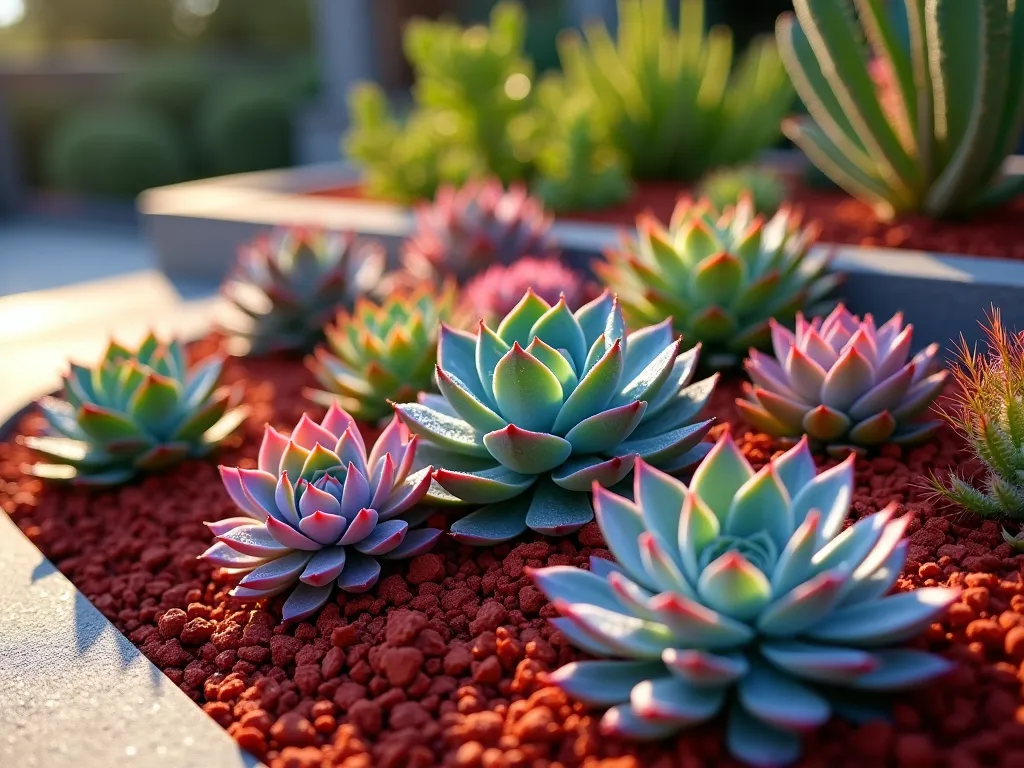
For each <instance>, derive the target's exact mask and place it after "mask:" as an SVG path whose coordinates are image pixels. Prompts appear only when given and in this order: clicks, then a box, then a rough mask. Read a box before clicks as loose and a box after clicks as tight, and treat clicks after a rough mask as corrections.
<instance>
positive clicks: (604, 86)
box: [559, 0, 793, 180]
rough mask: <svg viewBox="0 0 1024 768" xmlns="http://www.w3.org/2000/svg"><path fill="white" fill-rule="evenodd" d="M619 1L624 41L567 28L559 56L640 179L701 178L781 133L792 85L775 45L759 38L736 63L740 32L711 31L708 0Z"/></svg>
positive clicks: (597, 27)
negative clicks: (675, 7)
mask: <svg viewBox="0 0 1024 768" xmlns="http://www.w3.org/2000/svg"><path fill="white" fill-rule="evenodd" d="M665 6H666V3H665V0H619V3H618V19H619V26H618V39H617V41H613V40H612V39H611V36H610V35H609V33H608V30H607V29H606V28H605V27H604V26H603V25H602V24H600V23H594V24H590V25H588V26H587V27H586V28H585V32H584V35H583V37H582V38H581V37H580V36H579V35H578V34H576V33H574V32H568V33H566V34H565V35H564V36H563V37H562V38H561V39H560V41H559V56H560V58H561V61H562V69H563V70H564V71H565V76H566V79H567V81H568V83H569V85H570V87H571V88H572V89H573V90H581V91H583V92H585V93H588V94H589V97H590V101H591V103H592V104H593V105H594V108H593V113H592V119H593V120H595V121H596V122H599V123H602V124H604V125H607V126H608V129H609V132H610V136H611V141H612V143H613V144H614V145H615V147H616V148H617V149H618V150H619V151H620V152H621V153H622V155H623V156H624V157H625V158H626V162H627V165H628V166H629V167H630V170H631V175H632V176H633V178H639V179H684V180H693V179H697V178H699V177H701V176H703V175H704V173H705V171H706V170H707V169H708V168H713V167H715V166H719V165H736V164H738V163H742V162H746V161H748V160H751V159H752V158H754V157H755V156H756V155H757V154H759V153H760V152H761V151H762V150H763V149H766V148H768V147H770V146H771V145H772V144H774V143H775V142H776V140H777V139H778V137H779V132H780V129H779V125H780V123H781V121H782V118H784V117H785V116H786V114H787V113H788V112H789V108H790V105H791V104H792V101H793V88H792V86H791V85H790V82H789V78H788V77H787V76H786V70H785V69H784V68H783V66H782V62H781V61H780V59H779V54H778V51H777V50H776V48H775V41H774V40H771V39H770V38H757V39H755V40H754V41H753V42H752V43H751V44H750V45H749V46H748V47H747V49H746V52H745V53H744V54H743V55H742V57H741V58H740V59H739V62H738V64H737V66H736V67H735V68H734V67H733V55H732V48H733V42H732V33H731V32H730V31H729V30H728V29H727V28H724V27H716V28H714V29H712V30H711V31H710V33H706V32H705V25H704V0H682V1H681V2H680V5H679V27H678V29H674V28H673V26H672V22H671V17H670V14H669V11H668V9H667V8H666V7H665Z"/></svg>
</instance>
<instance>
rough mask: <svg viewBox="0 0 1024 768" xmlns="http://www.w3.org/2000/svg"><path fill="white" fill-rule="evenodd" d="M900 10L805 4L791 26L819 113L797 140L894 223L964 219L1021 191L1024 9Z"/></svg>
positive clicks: (910, 2)
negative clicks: (918, 217)
mask: <svg viewBox="0 0 1024 768" xmlns="http://www.w3.org/2000/svg"><path fill="white" fill-rule="evenodd" d="M889 5H890V6H892V7H891V8H887V6H886V4H885V3H882V2H879V1H878V0H795V2H794V8H795V10H796V15H795V17H794V16H793V15H792V14H784V15H783V16H781V17H780V18H779V21H778V25H777V29H776V35H777V38H778V41H779V47H780V49H781V53H782V57H783V61H784V62H785V65H786V68H787V69H788V70H789V74H790V76H791V77H792V78H793V83H794V84H795V85H796V88H797V91H798V92H799V94H800V96H801V98H802V99H803V101H804V103H805V104H806V105H807V108H808V111H809V112H810V117H809V118H802V119H795V120H790V121H788V122H787V123H786V124H785V132H786V135H788V136H789V137H790V138H791V139H792V140H793V141H794V142H795V143H796V144H797V145H798V146H799V147H800V148H801V149H803V150H804V152H806V153H807V156H808V157H809V158H810V159H811V161H812V162H814V163H815V164H816V165H817V166H818V167H819V168H821V170H822V171H824V172H825V173H826V174H827V175H828V176H829V177H830V178H831V179H832V180H833V181H835V182H836V183H837V184H839V185H840V186H841V187H843V188H844V189H845V190H846V191H848V192H849V193H850V194H852V195H854V196H856V197H859V198H861V199H862V200H864V201H866V202H868V203H870V204H871V205H873V206H874V207H875V210H876V211H877V213H878V215H879V217H880V218H883V219H890V218H892V217H894V216H897V215H899V214H903V213H908V212H914V213H923V214H926V215H928V216H933V217H945V216H955V215H963V214H968V213H971V212H972V211H975V210H977V209H979V208H983V207H986V206H992V205H997V204H999V203H1001V202H1003V201H1005V200H1007V199H1009V198H1011V197H1013V196H1015V195H1016V194H1018V193H1019V192H1020V191H1021V190H1022V189H1024V177H1020V176H1015V177H1004V176H1003V175H1002V173H1001V167H1002V164H1003V160H1004V159H1005V158H1006V156H1007V155H1008V154H1010V152H1012V151H1013V148H1014V146H1015V145H1016V143H1017V140H1018V138H1019V136H1020V133H1021V127H1022V125H1024V7H1022V5H1024V4H1022V3H1020V2H1017V0H976V1H975V2H956V0H952V1H950V0H946V1H941V0H936V1H933V2H921V0H903V2H901V3H891V4H889ZM895 14H899V16H900V17H902V18H897V16H896V15H895ZM903 22H905V23H903ZM903 30H905V32H904V31H903Z"/></svg>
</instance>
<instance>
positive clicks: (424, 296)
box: [306, 281, 456, 422]
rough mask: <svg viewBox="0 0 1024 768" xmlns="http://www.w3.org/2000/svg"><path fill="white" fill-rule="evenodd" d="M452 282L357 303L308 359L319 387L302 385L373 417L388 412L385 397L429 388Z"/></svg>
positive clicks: (451, 302)
mask: <svg viewBox="0 0 1024 768" xmlns="http://www.w3.org/2000/svg"><path fill="white" fill-rule="evenodd" d="M455 296H456V291H455V284H454V283H453V282H451V281H449V282H447V283H446V284H445V285H444V287H442V288H440V289H438V288H435V287H434V286H432V285H427V286H421V287H420V288H419V289H417V290H415V291H412V292H408V293H403V292H399V293H397V294H392V295H391V297H390V298H388V299H387V300H386V301H385V302H384V303H383V304H375V303H373V302H372V301H370V300H368V299H360V300H359V301H357V302H356V307H355V311H354V312H352V313H349V312H346V311H342V312H341V313H339V314H338V318H337V320H336V321H335V323H334V325H333V326H328V327H327V329H326V334H327V346H326V347H323V346H322V347H318V348H317V350H316V352H315V354H314V355H313V356H311V357H308V358H306V364H307V365H308V366H309V368H310V370H312V371H313V374H314V375H315V376H316V378H317V381H318V382H319V383H320V386H322V387H323V388H324V389H323V390H306V396H307V397H309V398H310V399H311V400H313V401H314V402H317V403H320V404H321V405H330V404H331V403H333V402H338V403H339V404H340V405H341V407H342V408H344V409H345V410H346V411H348V412H349V413H350V414H352V415H353V416H354V417H355V418H357V419H360V420H361V421H366V422H377V421H379V420H381V419H382V418H384V417H385V416H387V415H389V414H390V413H391V406H390V405H389V404H388V402H389V401H394V400H404V399H408V398H414V397H416V395H417V394H418V393H419V392H422V391H423V390H427V389H431V388H432V387H431V384H432V379H433V374H434V362H435V360H436V351H437V335H438V329H439V327H440V323H441V322H443V321H448V320H451V318H452V314H453V311H454V306H455Z"/></svg>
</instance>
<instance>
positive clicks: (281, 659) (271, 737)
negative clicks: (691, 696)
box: [0, 337, 1024, 768]
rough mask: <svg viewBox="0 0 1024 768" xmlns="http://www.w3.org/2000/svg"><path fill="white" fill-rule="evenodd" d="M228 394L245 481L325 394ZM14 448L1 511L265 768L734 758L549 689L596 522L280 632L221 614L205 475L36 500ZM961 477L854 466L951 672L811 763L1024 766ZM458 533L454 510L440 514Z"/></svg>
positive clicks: (994, 540) (726, 421)
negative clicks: (234, 402) (899, 536)
mask: <svg viewBox="0 0 1024 768" xmlns="http://www.w3.org/2000/svg"><path fill="white" fill-rule="evenodd" d="M218 343H219V339H217V338H216V337H211V338H208V339H206V340H204V341H202V342H199V343H198V344H196V345H194V346H193V348H192V353H193V354H194V355H196V356H200V357H202V356H205V355H206V354H209V353H210V352H212V351H213V350H214V348H215V347H216V346H217V345H218ZM225 379H226V381H227V382H244V383H245V384H246V394H245V400H246V403H247V404H248V405H249V406H250V407H251V408H252V413H251V418H250V419H248V420H247V421H246V423H245V426H244V427H243V431H242V432H241V433H240V434H239V435H238V436H236V437H234V438H231V439H230V440H229V441H228V443H227V444H226V445H225V447H224V450H223V452H222V454H221V455H220V456H219V460H220V461H222V462H224V463H227V464H240V465H241V466H252V464H253V461H254V459H253V457H254V456H255V454H256V451H257V448H258V446H259V443H260V439H261V434H262V424H263V423H264V422H265V421H266V422H269V423H270V424H272V425H274V426H277V427H282V428H286V429H287V428H289V427H290V426H291V425H293V424H294V423H295V422H296V420H297V419H298V417H299V415H300V414H301V413H302V412H303V411H304V410H306V409H307V408H309V405H308V403H307V401H305V400H304V398H302V396H301V394H300V390H301V388H302V387H304V386H309V385H311V384H313V382H312V379H311V374H310V373H309V372H308V371H307V370H306V369H305V368H304V367H303V366H302V365H301V363H300V362H298V361H297V360H293V359H287V358H266V359H262V360H260V359H249V360H232V361H231V362H229V364H228V366H227V368H226V372H225ZM737 385H738V382H732V381H727V382H725V383H724V384H723V385H722V386H721V387H720V388H719V391H718V392H717V394H716V397H715V398H714V400H713V402H712V404H711V406H710V411H711V413H712V414H713V415H714V416H716V418H717V419H718V425H717V426H716V427H715V428H714V430H713V434H718V433H719V432H721V431H722V430H724V429H731V430H732V432H733V434H734V435H735V436H736V437H737V439H738V441H739V444H740V446H741V448H742V450H743V452H744V453H745V454H746V455H747V456H748V457H749V458H750V460H751V461H752V462H753V463H754V464H755V465H756V466H760V465H762V464H763V463H764V462H765V461H766V460H767V459H768V458H769V457H770V456H771V455H772V454H773V453H774V452H775V451H776V449H777V446H776V445H775V444H773V442H772V440H771V439H770V438H768V437H766V436H764V435H760V434H757V433H755V432H753V431H752V430H751V429H750V428H749V427H748V426H747V425H745V424H744V423H743V422H742V421H741V420H740V419H739V418H738V415H737V413H736V411H735V408H734V406H733V405H732V398H733V396H734V395H735V394H736V393H737ZM9 426H13V427H14V431H16V432H19V433H27V434H31V433H33V432H36V431H37V430H38V429H39V428H40V426H41V419H40V417H39V416H37V415H35V414H34V413H33V412H31V411H30V412H28V413H27V414H25V415H23V416H21V417H20V418H19V419H18V420H17V422H16V424H12V425H9ZM10 435H11V430H10V429H8V431H7V432H6V434H5V437H6V439H5V441H4V442H2V443H0V477H2V479H3V481H4V483H5V485H4V486H3V490H2V491H0V502H2V505H3V507H4V510H5V511H6V512H7V513H8V514H10V516H11V518H12V519H13V520H14V521H15V522H16V523H17V524H18V526H19V527H20V528H21V529H22V531H23V532H24V533H25V534H26V535H27V536H28V537H29V538H30V539H31V540H32V541H33V542H34V543H35V544H36V545H37V546H38V547H39V548H40V550H41V551H42V552H43V553H44V554H45V555H46V556H47V557H49V558H50V559H51V560H52V561H53V562H54V564H55V565H56V566H57V567H58V568H59V569H60V571H61V572H62V573H64V574H65V575H66V576H67V577H68V578H69V579H70V580H71V582H72V583H73V584H75V586H76V587H77V588H78V590H79V591H80V592H81V593H82V594H83V595H84V596H85V597H86V598H88V599H89V600H90V601H91V602H92V603H93V604H94V605H95V606H96V607H97V608H98V609H99V610H100V611H101V612H102V613H103V615H104V616H106V617H107V619H109V620H110V621H111V622H113V624H114V626H115V627H117V629H118V630H120V631H121V632H123V633H124V634H125V635H126V636H127V637H128V638H129V639H130V640H131V642H132V643H134V644H135V645H136V646H137V647H139V648H140V649H141V650H142V652H143V653H144V654H146V656H147V657H149V658H150V659H151V660H152V661H153V662H154V663H155V664H156V665H157V666H158V667H159V668H160V669H162V670H163V672H164V674H165V675H166V676H167V677H168V678H169V680H170V681H171V682H172V683H173V684H175V685H177V686H179V687H180V688H181V689H182V690H183V691H184V692H185V693H186V694H187V695H188V696H190V697H191V698H192V699H193V700H194V701H195V702H196V704H197V705H199V706H201V707H202V708H203V709H204V710H205V711H206V712H207V714H209V715H210V716H211V717H213V719H214V720H216V721H217V722H218V723H220V724H221V725H222V726H224V727H225V728H226V729H227V730H228V733H230V734H231V735H233V736H234V737H235V739H236V740H237V742H238V743H239V744H240V745H241V746H242V747H243V748H244V749H246V750H249V751H250V752H251V753H253V754H254V755H256V756H257V757H260V758H262V759H264V760H265V761H266V762H267V763H268V764H269V765H271V766H309V767H310V768H312V767H313V766H320V765H323V764H330V765H345V766H350V767H351V768H355V767H356V766H371V765H372V766H381V768H388V767H391V766H396V767H397V766H422V767H423V768H426V767H427V766H434V765H445V766H458V767H460V768H472V767H475V766H526V765H538V766H543V765H551V766H556V765H558V766H565V767H566V768H570V767H571V766H582V765H604V766H607V767H608V768H611V767H612V766H615V767H616V768H626V767H632V766H641V765H644V766H666V767H667V766H671V765H682V766H689V765H693V766H697V765H734V764H735V763H734V762H733V761H731V760H730V759H727V758H725V757H724V752H723V748H722V741H721V732H720V729H719V727H718V726H717V725H715V726H711V727H705V728H700V729H698V730H697V731H695V732H693V733H692V734H690V735H686V736H683V737H680V738H678V739H677V740H674V741H672V742H669V743H667V744H661V745H657V746H646V747H637V746H635V745H630V744H628V743H625V742H620V741H618V740H616V739H610V738H607V737H602V736H600V735H599V733H598V730H597V718H596V717H595V716H594V715H593V714H591V713H589V712H587V711H586V710H585V709H584V708H583V707H582V706H580V705H578V704H574V703H572V702H570V701H569V700H567V699H566V698H565V696H564V695H563V694H562V693H560V692H559V691H558V690H557V689H556V688H554V687H552V686H550V685H547V684H546V683H545V680H544V673H545V672H548V671H551V670H552V669H554V668H555V667H556V666H558V665H560V664H562V663H565V662H567V661H569V660H572V659H575V658H578V657H580V653H579V652H578V651H576V650H575V649H574V648H573V647H572V646H570V645H569V644H568V643H567V641H566V639H565V638H564V636H562V635H561V634H560V633H559V632H557V631H555V630H554V628H553V627H551V626H550V625H548V623H547V620H546V619H547V618H548V617H550V616H553V615H555V613H554V610H553V608H552V607H551V606H550V605H548V603H547V601H546V599H545V598H544V597H543V596H542V595H541V593H540V592H539V591H537V590H536V589H535V588H534V587H533V586H532V583H531V582H530V580H529V579H528V578H527V576H526V575H525V573H524V567H527V566H530V567H536V566H541V565H545V564H547V565H555V564H570V565H583V564H584V563H586V562H587V557H588V556H589V555H590V554H598V555H606V554H607V552H606V550H605V549H604V542H603V541H602V538H601V534H600V532H599V531H598V530H597V527H596V525H595V524H593V523H591V524H589V525H587V526H585V527H584V528H583V529H581V530H580V531H579V532H578V533H577V534H574V535H572V536H569V537H567V538H564V539H545V538H541V537H538V536H536V535H533V534H529V535H526V536H524V537H521V538H520V539H518V540H515V541H513V542H510V543H509V544H504V545H499V546H497V547H494V548H487V549H475V548H470V547H465V546H459V545H458V544H456V543H455V542H454V541H453V540H451V539H448V538H447V537H443V538H442V540H441V542H440V543H439V545H438V547H437V548H436V549H435V550H434V551H433V552H432V553H430V554H427V555H422V556H420V557H418V558H416V559H414V560H412V561H408V562H399V563H397V564H395V565H392V566H388V567H387V568H386V570H385V573H384V574H383V575H382V578H381V581H380V582H379V583H378V585H377V586H376V587H375V588H374V589H373V590H372V591H371V592H369V593H368V594H366V595H364V596H359V597H356V596H349V597H347V598H345V597H338V596H335V597H334V598H332V600H331V601H330V602H329V603H328V604H327V606H326V607H324V608H323V609H322V610H321V611H320V612H319V613H318V614H316V615H315V616H314V617H311V618H310V619H309V620H307V621H304V622H302V623H300V624H298V625H291V626H282V625H281V624H280V623H279V621H278V620H277V619H276V618H275V617H276V616H279V615H280V611H279V609H280V605H279V603H280V602H281V599H280V598H276V599H274V600H272V601H271V602H270V604H269V605H266V606H254V605H244V604H241V603H238V602H237V601H231V600H228V599H227V598H226V590H227V588H228V587H229V586H230V583H231V580H230V579H224V578H221V579H218V580H213V579H212V569H211V568H210V567H209V566H208V565H205V564H203V563H201V562H199V561H197V560H196V559H195V557H196V555H198V554H200V553H201V552H202V551H203V550H204V549H205V548H206V547H207V546H208V545H209V543H210V541H211V534H210V532H209V531H208V530H207V529H206V528H205V527H204V526H203V525H202V523H203V521H206V520H212V519H220V518H223V517H228V516H231V515H233V514H235V513H234V511H233V505H232V503H231V501H230V499H229V498H228V496H227V494H226V493H225V491H224V489H223V486H222V485H221V483H220V482H219V481H218V478H217V475H216V470H215V466H214V463H213V462H203V461H192V462H187V463H185V464H182V465H180V466H179V467H178V468H177V469H174V470H171V471H169V472H167V473H165V474H157V475H151V476H149V477H148V478H146V479H145V480H142V481H141V482H138V483H136V484H133V485H128V486H124V487H121V488H118V489H113V490H109V491H102V492H97V491H92V492H90V491H85V490H68V489H62V488H58V487H52V486H47V487H43V486H42V485H41V483H40V482H39V481H38V480H35V479H31V478H28V477H26V476H25V475H23V474H22V472H21V468H20V467H21V465H22V464H23V462H26V461H30V460H31V456H30V454H29V453H28V452H27V451H26V450H25V449H23V448H21V447H19V446H16V445H14V444H13V443H12V442H11V441H10ZM819 461H820V463H822V465H825V464H830V463H832V462H831V460H825V459H823V458H822V459H819ZM950 468H958V469H960V470H961V471H964V472H966V473H967V474H968V475H971V474H972V473H973V472H975V471H976V470H977V469H978V468H977V467H976V466H974V464H973V463H972V460H971V459H970V456H969V454H967V453H966V452H965V451H963V450H962V449H961V442H960V440H959V438H958V437H956V436H955V435H954V434H953V433H952V432H951V431H950V430H948V429H947V428H943V430H942V431H941V432H940V433H939V435H938V436H937V438H936V439H935V440H933V441H932V442H929V443H927V444H925V445H923V446H921V447H918V448H915V449H912V450H903V449H900V448H897V447H889V448H886V449H883V451H882V452H881V454H880V455H879V456H877V457H875V458H872V459H866V460H858V461H857V464H856V478H857V479H856V486H857V488H856V493H855V496H854V501H853V505H852V508H853V513H852V516H853V517H855V518H857V517H861V516H864V515H866V514H869V513H872V512H875V511H877V510H879V509H881V508H882V507H884V506H885V505H886V504H887V503H889V502H890V501H896V502H898V503H899V504H900V507H899V510H898V512H899V513H900V514H907V515H912V516H913V522H912V523H911V524H910V527H909V529H908V536H909V539H910V550H909V557H908V560H907V564H906V568H905V570H904V572H903V576H902V578H901V580H900V588H902V589H908V588H914V587H918V586H931V585H934V584H949V585H956V586H961V587H963V588H964V593H963V595H962V598H961V599H960V600H959V602H957V603H956V604H954V606H953V607H952V609H951V610H950V611H949V613H948V616H947V618H946V619H945V620H944V621H943V623H942V624H941V626H939V625H935V626H933V627H932V629H931V630H930V631H929V632H927V633H926V635H925V636H924V637H923V638H922V639H921V640H920V641H919V645H920V646H921V647H927V648H930V649H932V650H934V651H936V652H938V653H941V654H942V655H944V656H945V657H946V658H948V659H950V660H951V661H953V662H955V664H956V669H955V671H954V672H953V673H952V674H950V675H949V676H948V677H947V678H945V679H943V680H942V681H940V682H937V683H935V684H933V685H931V686H929V687H927V688H925V689H923V690H919V691H917V692H916V693H914V694H912V695H907V696H900V697H898V699H897V702H896V708H895V719H894V721H893V723H892V724H891V725H884V724H881V723H873V724H869V725H864V726H854V725H852V724H850V723H847V722H845V721H842V720H835V721H833V722H832V723H830V724H829V725H828V726H827V727H826V728H824V729H822V730H821V731H820V732H818V733H817V734H816V735H815V736H813V737H812V738H811V740H810V741H809V742H808V745H807V748H806V753H805V757H804V759H803V761H802V762H801V763H799V764H800V765H803V766H812V765H814V766H820V765H850V766H854V765H857V766H861V765H894V766H901V767H903V768H913V767H915V766H921V767H922V768H923V767H924V766H933V765H949V766H985V765H1007V766H1010V765H1017V764H1020V762H1021V761H1022V760H1024V722H1022V719H1021V718H1020V717H1019V712H1020V711H1021V710H1020V707H1021V705H1022V701H1021V696H1020V680H1019V677H1018V675H1019V669H1018V666H1019V664H1020V663H1021V661H1022V660H1024V580H1022V578H1021V566H1022V564H1024V561H1022V560H1021V558H1020V557H1019V556H1015V555H1013V554H1012V552H1011V551H1010V547H1009V545H1008V544H1006V543H1004V542H1003V539H1002V537H1001V534H1000V530H999V527H998V525H997V524H996V523H994V522H982V521H981V520H979V519H977V518H973V517H963V516H961V515H957V514H956V513H955V511H954V510H952V509H951V508H948V507H946V506H943V505H936V504H933V503H932V502H930V501H929V499H928V494H927V492H925V491H924V490H922V488H921V484H922V480H923V477H924V476H925V475H927V474H928V473H929V472H931V471H938V472H942V471H944V470H947V469H950ZM447 522H448V519H447V517H446V515H445V514H443V513H439V514H438V515H436V516H435V518H434V519H433V520H432V523H434V524H437V525H440V526H442V527H444V525H445V524H446V523H447ZM54 706H55V707H57V708H60V707H61V706H64V704H63V702H60V701H57V702H56V703H55V705H54ZM595 760H603V761H604V762H595Z"/></svg>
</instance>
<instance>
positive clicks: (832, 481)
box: [793, 456, 854, 541]
mask: <svg viewBox="0 0 1024 768" xmlns="http://www.w3.org/2000/svg"><path fill="white" fill-rule="evenodd" d="M853 466H854V458H853V456H850V457H848V458H847V459H846V460H845V461H843V462H842V463H841V464H838V465H836V466H834V467H832V468H831V469H827V470H825V471H824V472H822V473H821V474H819V475H818V476H817V477H815V478H814V479H813V480H811V481H810V482H809V483H807V485H805V486H804V487H803V488H802V489H801V490H800V492H799V493H797V495H796V496H795V497H794V498H793V523H794V524H795V525H799V524H800V523H801V522H803V520H804V518H805V517H807V513H808V512H810V511H811V510H812V509H818V510H821V512H822V522H821V529H820V534H819V536H820V541H829V540H831V539H832V538H834V537H835V535H836V534H837V533H838V532H839V530H840V528H842V526H843V523H844V522H845V521H846V516H847V515H848V514H849V510H850V502H851V501H852V499H853Z"/></svg>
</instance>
